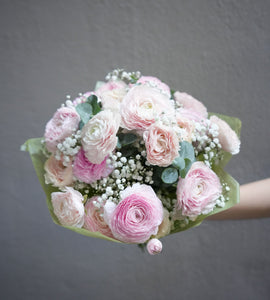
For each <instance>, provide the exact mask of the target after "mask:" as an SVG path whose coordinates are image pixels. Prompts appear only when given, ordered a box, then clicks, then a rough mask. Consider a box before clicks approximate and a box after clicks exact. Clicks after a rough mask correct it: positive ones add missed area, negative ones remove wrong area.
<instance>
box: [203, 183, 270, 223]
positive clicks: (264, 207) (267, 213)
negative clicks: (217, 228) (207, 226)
mask: <svg viewBox="0 0 270 300" xmlns="http://www.w3.org/2000/svg"><path fill="white" fill-rule="evenodd" d="M269 217H270V178H267V179H264V180H260V181H255V182H251V183H248V184H244V185H241V186H240V203H238V204H236V205H235V206H233V207H231V208H229V209H227V210H225V211H222V212H220V213H218V214H215V215H212V216H209V217H208V218H207V220H228V219H231V220H237V219H251V218H269Z"/></svg>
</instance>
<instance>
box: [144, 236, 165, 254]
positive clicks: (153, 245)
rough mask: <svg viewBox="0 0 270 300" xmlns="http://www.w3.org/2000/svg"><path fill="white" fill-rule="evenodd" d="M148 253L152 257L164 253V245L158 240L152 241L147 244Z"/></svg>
mask: <svg viewBox="0 0 270 300" xmlns="http://www.w3.org/2000/svg"><path fill="white" fill-rule="evenodd" d="M146 248H147V251H148V253H149V254H151V255H155V254H159V253H160V252H161V251H162V243H161V241H160V240H158V239H151V240H150V241H149V242H148V243H147V246H146Z"/></svg>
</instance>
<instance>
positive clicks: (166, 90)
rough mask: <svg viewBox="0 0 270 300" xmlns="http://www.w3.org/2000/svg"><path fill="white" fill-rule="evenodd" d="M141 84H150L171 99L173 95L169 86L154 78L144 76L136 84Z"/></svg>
mask: <svg viewBox="0 0 270 300" xmlns="http://www.w3.org/2000/svg"><path fill="white" fill-rule="evenodd" d="M136 83H137V84H138V83H141V84H149V85H150V86H152V87H155V88H157V89H159V90H160V91H162V92H163V93H165V94H166V95H168V96H169V97H170V95H171V90H170V88H169V86H168V85H167V84H166V83H164V82H162V81H161V80H160V79H158V78H156V77H153V76H142V77H140V78H139V80H138V81H137V82H136Z"/></svg>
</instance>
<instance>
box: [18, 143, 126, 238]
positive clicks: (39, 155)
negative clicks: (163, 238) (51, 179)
mask: <svg viewBox="0 0 270 300" xmlns="http://www.w3.org/2000/svg"><path fill="white" fill-rule="evenodd" d="M41 141H42V138H35V139H30V140H27V141H26V142H25V144H24V147H23V148H24V149H26V150H27V151H28V152H29V154H30V157H31V159H32V162H33V165H34V168H35V171H36V173H37V176H38V179H39V182H40V184H41V186H42V188H43V190H44V192H45V194H46V196H47V206H48V209H49V211H50V214H51V216H52V219H53V221H54V222H55V223H56V224H58V225H60V223H59V221H58V219H57V217H56V216H55V214H54V212H53V206H52V203H51V193H53V192H59V189H57V188H55V187H53V186H52V185H50V184H46V183H45V179H44V173H45V171H44V163H45V161H46V160H47V157H46V156H45V155H44V152H45V151H44V145H43V144H42V142H41ZM60 226H62V225H60ZM62 227H65V228H68V229H70V230H73V231H75V232H77V233H80V234H82V235H86V236H90V237H97V238H101V239H104V240H108V241H113V242H117V243H121V242H120V241H118V240H115V239H113V238H110V237H107V236H105V235H103V234H101V233H99V232H91V231H88V230H86V229H84V228H77V227H71V226H62Z"/></svg>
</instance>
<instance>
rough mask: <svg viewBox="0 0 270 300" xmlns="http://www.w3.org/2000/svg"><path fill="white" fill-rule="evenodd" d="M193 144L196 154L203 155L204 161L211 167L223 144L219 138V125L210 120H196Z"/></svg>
mask: <svg viewBox="0 0 270 300" xmlns="http://www.w3.org/2000/svg"><path fill="white" fill-rule="evenodd" d="M192 145H193V147H194V152H195V155H196V156H198V155H199V154H202V155H203V161H204V163H205V164H206V165H207V166H208V167H211V166H212V164H213V162H215V161H216V160H217V159H218V157H219V154H220V153H219V150H220V149H221V145H220V142H219V139H218V127H217V126H216V125H215V124H213V123H212V122H211V121H210V120H208V119H206V120H202V121H201V122H195V131H194V133H193V136H192Z"/></svg>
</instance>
